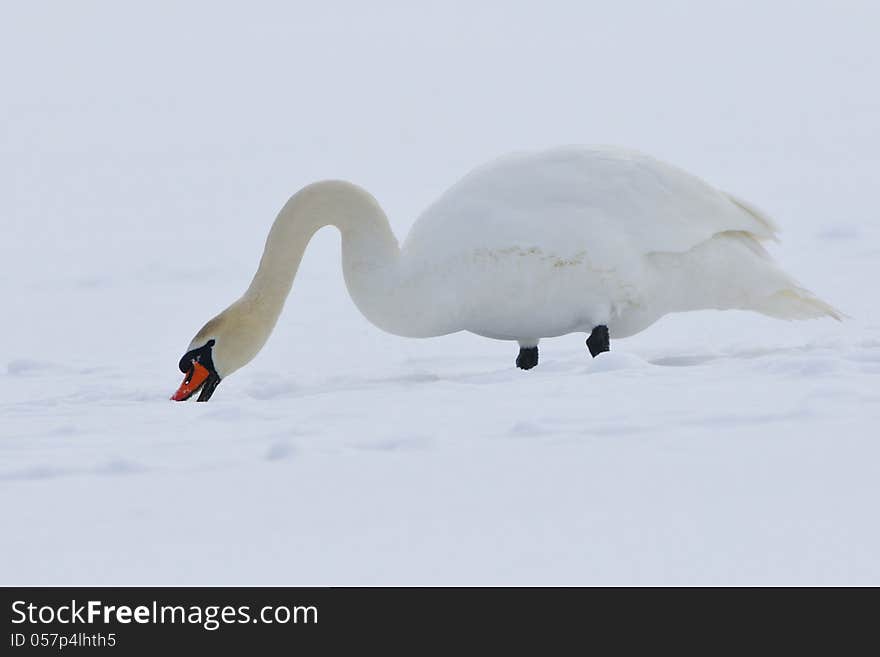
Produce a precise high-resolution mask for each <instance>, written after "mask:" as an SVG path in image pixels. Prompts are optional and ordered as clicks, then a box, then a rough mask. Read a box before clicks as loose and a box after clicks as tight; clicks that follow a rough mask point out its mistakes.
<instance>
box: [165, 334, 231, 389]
mask: <svg viewBox="0 0 880 657" xmlns="http://www.w3.org/2000/svg"><path fill="white" fill-rule="evenodd" d="M216 344H217V341H216V340H208V341H207V342H206V343H205V344H203V345H202V346H201V347H196V348H195V349H190V350H189V351H187V352H186V353H185V354H184V355H183V356H182V357H181V359H180V363H179V364H178V367H179V368H180V371H181V372H183V373H184V375H185V376H184V377H183V383H181V384H180V387H179V388H178V389H177V392H175V393H174V394H173V395H171V399H173V400H174V401H186V400H187V399H189V398H190V397H192V396H193V395H194V394H196V393H197V392H198V393H199V398H198V401H200V402H201V401H208V400H209V399H210V398H211V395H213V394H214V391H215V390H216V389H217V386H218V385H220V380H221V379H220V375H219V374H218V373H217V368H216V367H215V366H214V353H213V351H214V345H216ZM200 391H201V392H200Z"/></svg>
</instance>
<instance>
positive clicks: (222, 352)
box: [171, 299, 280, 401]
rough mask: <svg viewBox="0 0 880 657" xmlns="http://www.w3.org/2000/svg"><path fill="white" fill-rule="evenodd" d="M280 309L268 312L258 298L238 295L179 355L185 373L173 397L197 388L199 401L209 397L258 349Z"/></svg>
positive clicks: (184, 397)
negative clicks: (221, 382)
mask: <svg viewBox="0 0 880 657" xmlns="http://www.w3.org/2000/svg"><path fill="white" fill-rule="evenodd" d="M279 311H280V308H279V309H276V310H272V311H269V312H267V311H265V310H264V309H262V307H261V304H260V302H259V301H254V300H253V299H239V300H238V301H236V302H235V303H233V304H232V305H231V306H229V308H227V309H226V310H224V311H223V312H222V313H220V314H219V315H217V316H216V317H214V318H213V319H212V320H210V321H209V322H208V323H207V324H205V325H204V326H203V327H202V328H201V330H200V331H199V332H198V333H196V337H194V338H193V339H192V341H191V342H190V343H189V346H188V347H187V348H186V353H185V354H183V356H182V357H181V358H180V364H179V367H180V371H181V372H183V373H184V374H185V375H186V376H185V377H184V379H183V383H181V384H180V388H178V389H177V392H175V393H174V394H173V395H172V396H171V399H173V400H174V401H185V400H187V399H190V398H191V397H192V396H193V395H195V394H196V393H197V392H198V393H199V397H198V401H208V400H209V399H210V398H211V395H213V394H214V390H216V389H217V386H218V385H219V384H220V381H222V380H223V379H225V378H226V377H227V376H229V375H230V374H232V373H233V372H235V371H236V370H238V369H239V368H241V367H244V366H245V365H247V364H248V363H249V362H251V360H253V359H254V357H255V356H256V355H257V353H259V351H260V349H262V347H263V345H264V344H266V340H267V339H268V338H269V334H270V333H271V332H272V327H273V326H274V325H275V320H276V319H277V317H278V312H279Z"/></svg>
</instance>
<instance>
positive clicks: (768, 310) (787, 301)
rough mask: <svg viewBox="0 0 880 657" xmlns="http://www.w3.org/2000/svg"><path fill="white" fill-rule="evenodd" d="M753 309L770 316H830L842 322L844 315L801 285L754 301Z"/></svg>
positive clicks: (805, 317) (787, 317)
mask: <svg viewBox="0 0 880 657" xmlns="http://www.w3.org/2000/svg"><path fill="white" fill-rule="evenodd" d="M754 309H755V310H757V311H758V312H760V313H763V314H764V315H769V316H770V317H776V318H777V319H788V320H797V319H816V318H818V317H831V318H833V319H836V320H837V321H838V322H842V321H843V319H844V318H845V317H846V315H844V314H843V313H842V312H840V311H839V310H837V309H836V308H835V307H834V306H832V305H830V304H828V303H826V302H824V301H822V300H821V299H820V298H818V297H817V296H816V295H814V294H813V293H812V292H810V291H809V290H806V289H804V288H802V287H791V288H788V289H785V290H780V291H779V292H776V293H775V294H772V295H770V296H769V297H765V298H764V299H762V300H760V301H758V302H757V303H755V304H754Z"/></svg>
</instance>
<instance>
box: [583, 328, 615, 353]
mask: <svg viewBox="0 0 880 657" xmlns="http://www.w3.org/2000/svg"><path fill="white" fill-rule="evenodd" d="M587 349H589V350H590V355H591V356H592V357H593V358H595V357H596V356H598V355H599V354H601V353H602V352H605V351H611V336H610V335H609V333H608V327H607V326H605V325H604V324H603V325H601V326H597V327H596V328H594V329H593V332H592V333H590V337H588V338H587Z"/></svg>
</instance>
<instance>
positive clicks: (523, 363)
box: [516, 347, 538, 370]
mask: <svg viewBox="0 0 880 657" xmlns="http://www.w3.org/2000/svg"><path fill="white" fill-rule="evenodd" d="M537 364H538V348H537V347H520V348H519V356H517V357H516V366H517V367H518V368H519V369H521V370H530V369H532V368H533V367H534V366H535V365H537Z"/></svg>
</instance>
